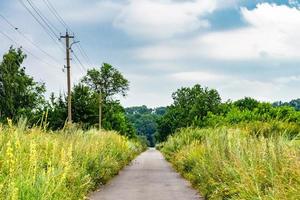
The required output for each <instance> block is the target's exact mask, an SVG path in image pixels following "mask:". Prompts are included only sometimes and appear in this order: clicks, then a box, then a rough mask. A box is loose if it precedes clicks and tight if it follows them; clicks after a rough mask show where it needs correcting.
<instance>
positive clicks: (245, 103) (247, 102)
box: [233, 97, 259, 110]
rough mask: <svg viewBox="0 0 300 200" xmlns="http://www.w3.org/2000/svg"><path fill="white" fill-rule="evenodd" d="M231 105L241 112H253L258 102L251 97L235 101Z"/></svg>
mask: <svg viewBox="0 0 300 200" xmlns="http://www.w3.org/2000/svg"><path fill="white" fill-rule="evenodd" d="M233 104H234V105H235V106H237V107H239V108H240V109H241V110H245V109H247V110H254V109H255V108H257V106H258V105H259V102H258V101H257V100H255V99H253V98H251V97H245V98H244V99H240V100H237V101H236V102H234V103H233Z"/></svg>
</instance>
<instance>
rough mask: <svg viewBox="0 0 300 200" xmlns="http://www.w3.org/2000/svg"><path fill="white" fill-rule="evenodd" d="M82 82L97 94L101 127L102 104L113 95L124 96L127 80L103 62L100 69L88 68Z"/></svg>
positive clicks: (100, 125)
mask: <svg viewBox="0 0 300 200" xmlns="http://www.w3.org/2000/svg"><path fill="white" fill-rule="evenodd" d="M82 83H84V84H86V85H87V86H88V87H89V88H90V89H91V90H92V91H94V92H95V93H97V94H98V95H99V129H101V127H102V106H103V104H107V103H108V101H109V100H111V99H112V97H113V96H114V95H117V94H120V95H122V96H126V94H127V91H128V90H129V81H128V80H127V79H125V78H124V76H123V75H122V74H121V73H120V72H119V71H118V70H117V69H115V68H114V67H113V66H111V65H110V64H107V63H104V64H103V65H102V67H101V68H100V69H95V68H94V69H91V70H88V72H87V75H86V76H85V77H84V78H83V79H82Z"/></svg>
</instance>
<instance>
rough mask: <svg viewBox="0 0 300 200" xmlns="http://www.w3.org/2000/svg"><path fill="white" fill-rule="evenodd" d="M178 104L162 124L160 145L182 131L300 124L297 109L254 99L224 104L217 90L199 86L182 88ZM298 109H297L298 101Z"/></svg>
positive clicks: (172, 107) (158, 136)
mask: <svg viewBox="0 0 300 200" xmlns="http://www.w3.org/2000/svg"><path fill="white" fill-rule="evenodd" d="M173 99H174V103H173V104H172V105H171V106H169V107H168V108H167V112H166V114H165V115H164V116H163V117H162V118H160V119H159V120H158V128H157V130H158V133H157V134H156V138H157V139H158V141H165V140H166V139H167V137H168V136H169V135H172V134H173V133H174V132H176V131H177V130H178V129H180V128H184V127H200V128H204V127H218V126H224V125H235V124H240V123H247V122H256V121H260V122H270V121H274V120H276V121H281V122H293V123H300V112H298V111H297V110H296V109H295V108H294V107H293V106H284V105H280V106H274V104H271V103H264V102H259V101H257V100H255V99H252V98H250V97H245V98H244V99H240V100H237V101H235V102H232V101H227V102H225V103H221V102H220V96H219V94H218V92H217V91H216V90H209V89H203V88H202V87H201V86H199V85H196V86H194V87H192V88H182V89H180V90H178V91H177V92H176V93H174V94H173ZM292 102H294V105H296V103H295V102H296V101H292Z"/></svg>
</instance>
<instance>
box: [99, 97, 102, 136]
mask: <svg viewBox="0 0 300 200" xmlns="http://www.w3.org/2000/svg"><path fill="white" fill-rule="evenodd" d="M101 129H102V92H101V91H100V93H99V130H101Z"/></svg>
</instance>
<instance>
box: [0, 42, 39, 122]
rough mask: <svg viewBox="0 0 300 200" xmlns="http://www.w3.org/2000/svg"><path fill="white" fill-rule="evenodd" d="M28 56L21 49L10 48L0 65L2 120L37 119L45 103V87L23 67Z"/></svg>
mask: <svg viewBox="0 0 300 200" xmlns="http://www.w3.org/2000/svg"><path fill="white" fill-rule="evenodd" d="M25 58H26V55H25V54H24V53H23V51H22V49H21V48H18V49H14V48H12V47H11V48H10V49H9V51H8V53H6V54H5V55H4V56H3V60H2V62H1V63H0V116H1V119H2V120H3V119H5V118H6V117H8V118H13V119H17V118H19V117H21V116H26V117H27V118H29V119H32V118H35V117H36V113H38V111H39V110H41V109H42V108H43V105H44V103H45V100H44V95H43V94H44V93H45V85H44V84H43V83H38V82H35V81H34V80H33V78H32V77H30V76H29V75H27V74H26V72H25V67H23V66H22V64H23V61H24V60H25Z"/></svg>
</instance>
